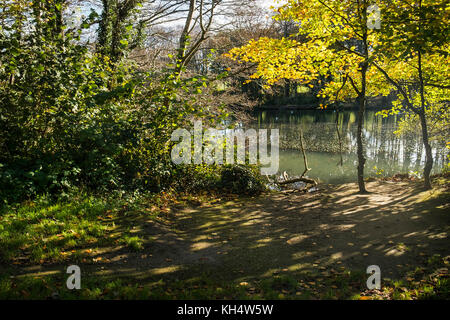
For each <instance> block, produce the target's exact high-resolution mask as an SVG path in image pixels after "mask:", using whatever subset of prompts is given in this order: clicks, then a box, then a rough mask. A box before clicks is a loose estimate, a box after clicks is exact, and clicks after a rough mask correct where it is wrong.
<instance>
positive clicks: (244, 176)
mask: <svg viewBox="0 0 450 320" xmlns="http://www.w3.org/2000/svg"><path fill="white" fill-rule="evenodd" d="M220 184H221V187H223V188H225V189H226V190H229V191H231V192H232V193H237V194H248V195H251V194H259V193H261V192H262V191H263V190H264V189H265V184H264V181H263V179H262V177H261V175H260V174H259V172H258V168H257V167H249V166H243V165H226V166H224V167H223V168H222V171H221V180H220Z"/></svg>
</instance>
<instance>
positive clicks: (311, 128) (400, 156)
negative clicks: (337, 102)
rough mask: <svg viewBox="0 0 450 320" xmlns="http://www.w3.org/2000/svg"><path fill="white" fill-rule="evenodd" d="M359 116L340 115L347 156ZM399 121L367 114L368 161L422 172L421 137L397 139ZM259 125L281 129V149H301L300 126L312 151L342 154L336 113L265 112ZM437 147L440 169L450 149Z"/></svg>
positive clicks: (411, 136) (348, 113)
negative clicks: (340, 152)
mask: <svg viewBox="0 0 450 320" xmlns="http://www.w3.org/2000/svg"><path fill="white" fill-rule="evenodd" d="M355 114H356V113H355V112H351V111H345V112H341V113H340V114H339V122H338V123H339V130H340V133H341V135H342V143H343V151H344V152H346V153H354V152H356V129H357V128H356V115H355ZM399 119H400V117H399V116H390V117H387V118H382V117H380V116H375V112H374V111H369V112H367V113H366V117H365V125H364V131H363V138H364V145H365V152H366V155H367V159H368V160H370V165H372V167H373V166H377V167H378V168H383V167H386V163H390V164H392V166H390V167H392V168H391V169H392V170H397V172H398V170H401V171H402V172H408V171H410V170H413V171H421V170H422V166H423V164H424V161H425V157H424V150H423V144H422V140H421V136H420V134H405V135H402V136H397V135H396V134H395V133H394V131H395V130H396V129H397V124H398V121H399ZM258 122H259V123H258V124H259V127H261V128H267V129H274V128H277V129H279V130H280V148H281V149H284V150H301V143H300V141H301V140H300V139H301V138H300V137H301V136H300V129H299V126H300V125H302V129H303V138H304V141H305V147H306V150H307V151H308V152H328V153H339V149H340V148H339V139H338V134H337V131H336V113H335V112H333V111H302V112H301V113H300V112H295V111H284V112H263V113H261V114H260V116H259V119H258ZM436 144H437V143H436V142H435V144H434V146H433V147H434V149H433V153H434V155H435V166H434V167H435V169H436V170H439V169H440V168H442V167H443V166H444V164H445V163H446V161H447V159H446V149H445V146H438V145H436ZM394 167H395V169H394ZM367 169H368V170H370V169H372V168H371V167H367ZM385 170H389V168H385ZM397 172H391V174H393V173H397ZM385 173H388V172H385Z"/></svg>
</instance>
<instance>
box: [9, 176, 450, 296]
mask: <svg viewBox="0 0 450 320" xmlns="http://www.w3.org/2000/svg"><path fill="white" fill-rule="evenodd" d="M367 189H368V190H369V191H370V193H369V194H367V195H359V194H357V185H356V184H344V185H339V186H336V185H320V186H319V190H318V191H316V192H312V193H301V192H286V193H270V194H265V195H263V196H260V197H254V198H236V199H232V200H230V199H228V200H224V199H219V200H215V201H213V202H208V203H201V204H200V203H199V204H198V205H190V206H187V207H186V206H184V205H183V206H178V207H177V206H175V207H172V208H171V211H170V213H169V214H168V215H167V216H166V217H165V218H164V219H160V220H154V219H153V220H151V219H150V220H145V219H140V220H136V221H135V224H134V225H133V227H132V228H131V229H132V233H133V234H136V235H138V236H139V237H141V238H143V239H145V240H144V246H143V249H142V250H140V251H132V250H130V249H129V248H127V247H124V246H120V245H118V246H110V247H103V248H98V249H97V250H95V251H94V253H93V259H94V261H96V262H95V263H93V262H91V263H85V264H84V263H78V265H80V267H81V270H82V272H84V274H86V273H87V274H89V275H91V276H95V277H99V276H100V277H106V278H111V279H116V278H118V277H123V278H132V279H134V280H136V281H138V282H139V286H140V287H142V286H146V285H147V284H148V285H149V286H154V285H155V284H156V283H166V287H165V289H164V290H169V292H170V285H169V286H167V283H170V282H171V281H178V282H179V281H182V282H184V283H194V285H193V286H194V288H196V287H197V286H198V285H195V283H196V281H197V280H199V279H200V278H202V277H203V278H208V279H213V280H212V281H213V282H216V281H217V283H232V284H234V285H236V284H237V285H239V284H243V285H244V286H246V287H249V288H250V294H252V291H258V290H263V289H258V288H259V287H257V286H253V283H261V282H260V281H264V279H271V278H273V277H280V276H283V275H285V276H286V277H287V278H286V279H287V280H286V279H285V282H286V281H287V282H288V283H289V282H292V280H290V279H291V278H292V279H295V281H299V282H298V283H300V286H296V285H294V287H295V288H294V289H292V288H291V287H290V285H289V284H287V285H286V284H284V285H282V286H281V287H280V288H278V289H277V288H276V287H272V289H273V290H275V291H276V294H277V295H278V296H275V297H280V298H283V297H284V295H283V293H286V294H288V295H289V294H294V295H295V294H296V295H297V296H298V295H301V294H302V283H303V284H304V287H303V288H304V289H305V290H306V288H307V289H311V290H312V291H315V289H314V288H313V287H314V286H318V287H320V286H325V287H326V286H327V284H326V283H327V279H328V278H330V277H333V274H340V273H342V272H344V271H345V270H351V271H352V272H354V271H356V272H359V277H356V278H354V279H353V280H351V281H352V282H353V284H352V285H354V286H355V287H356V288H357V289H356V292H357V291H358V290H359V291H360V293H361V291H363V289H364V286H365V282H364V281H365V279H367V277H368V276H367V275H365V271H366V268H367V267H368V266H370V265H378V266H379V267H380V269H381V277H382V282H383V281H384V280H385V279H393V280H395V279H402V278H405V277H406V275H407V272H408V271H411V270H415V269H417V267H420V266H424V265H426V264H427V261H429V260H430V258H432V257H433V256H435V255H439V256H440V257H447V256H449V255H450V247H449V239H448V237H449V233H450V210H449V209H450V201H449V196H448V192H446V191H445V189H442V188H435V189H433V190H431V191H423V190H422V189H421V186H420V184H419V183H418V182H410V181H407V182H394V181H374V182H369V183H367ZM446 264H447V262H446ZM66 267H67V264H65V265H64V266H63V265H28V266H21V267H20V268H19V267H17V268H16V269H14V270H13V274H15V275H14V276H19V274H21V275H22V276H23V275H28V276H30V275H31V276H33V277H40V276H43V275H51V274H63V276H64V277H66V276H65V275H64V273H65V268H66ZM444 269H445V268H444ZM441 272H442V270H441ZM444 273H445V274H446V276H448V269H446V270H444ZM299 279H304V280H299ZM355 281H356V282H358V281H359V282H360V283H356V284H355V283H354V282H355ZM320 283H322V284H320ZM328 285H330V286H331V287H332V288H335V287H336V286H335V285H334V284H328ZM346 285H347V284H346ZM212 286H214V290H216V289H217V288H218V287H220V285H219V284H214V283H213V284H212ZM247 289H248V288H247ZM325 289H327V288H324V290H325ZM328 289H329V287H328ZM336 289H339V288H336ZM214 290H213V292H215V291H214ZM292 290H293V292H291V291H292ZM299 292H300V293H299ZM352 293H354V292H347V291H346V295H343V296H341V298H348V297H349V296H348V295H349V294H352ZM247 294H248V290H247ZM209 296H210V295H209ZM209 296H208V297H209ZM175 297H176V295H175ZM220 297H221V296H220ZM223 297H224V298H227V297H229V298H233V297H234V296H233V294H231V293H230V295H229V296H227V295H226V294H225V295H224V296H223ZM257 297H258V296H257ZM259 297H263V298H267V297H269V298H270V297H272V296H264V295H262V296H259ZM319 297H323V296H321V295H319Z"/></svg>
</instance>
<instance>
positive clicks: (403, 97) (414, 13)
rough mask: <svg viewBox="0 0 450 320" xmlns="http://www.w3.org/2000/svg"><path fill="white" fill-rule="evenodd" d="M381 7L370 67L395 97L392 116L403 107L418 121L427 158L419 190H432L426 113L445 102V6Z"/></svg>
mask: <svg viewBox="0 0 450 320" xmlns="http://www.w3.org/2000/svg"><path fill="white" fill-rule="evenodd" d="M380 6H381V9H382V13H383V21H384V22H383V28H381V30H380V34H379V37H378V39H377V41H376V43H375V46H374V48H375V51H376V52H377V54H376V55H377V59H376V61H375V62H374V65H375V67H376V68H377V69H378V71H379V72H381V73H382V74H383V75H384V77H385V78H386V80H387V81H388V82H389V84H390V85H392V87H393V88H394V89H395V90H397V92H398V94H399V100H398V102H397V103H396V104H395V105H394V108H393V109H392V110H391V113H397V112H398V111H399V110H400V109H401V108H402V107H403V106H404V107H405V108H406V110H407V111H409V112H412V113H413V114H415V115H417V117H418V118H419V121H420V127H421V131H422V139H423V144H424V148H425V153H426V160H425V166H424V171H423V175H424V186H425V188H426V189H431V187H432V186H431V180H430V173H431V170H432V167H433V154H432V148H431V144H430V141H429V128H428V121H427V114H430V113H429V112H427V109H431V110H435V109H436V104H439V103H441V102H442V101H444V100H447V99H448V89H449V88H450V83H449V79H448V74H449V53H450V51H449V42H448V36H447V35H448V33H449V32H450V30H449V25H450V21H449V16H448V12H447V13H446V10H448V2H447V1H436V0H395V1H382V2H380ZM400 101H401V102H403V105H402V104H400V103H399V102H400ZM384 114H385V115H387V114H388V112H385V113H384ZM444 120H445V119H444Z"/></svg>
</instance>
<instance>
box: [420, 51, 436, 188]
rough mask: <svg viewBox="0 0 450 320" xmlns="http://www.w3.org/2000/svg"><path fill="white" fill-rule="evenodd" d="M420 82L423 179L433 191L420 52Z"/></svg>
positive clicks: (431, 160)
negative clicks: (423, 149)
mask: <svg viewBox="0 0 450 320" xmlns="http://www.w3.org/2000/svg"><path fill="white" fill-rule="evenodd" d="M418 56H419V81H420V103H421V106H420V112H419V118H420V125H421V127H422V141H423V145H424V147H425V167H424V168H423V178H424V184H425V185H424V186H425V189H431V188H432V186H431V179H430V173H431V169H433V152H432V150H431V145H430V141H429V140H428V126H427V119H426V114H425V94H424V84H423V73H422V53H421V51H420V50H419V54H418Z"/></svg>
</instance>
